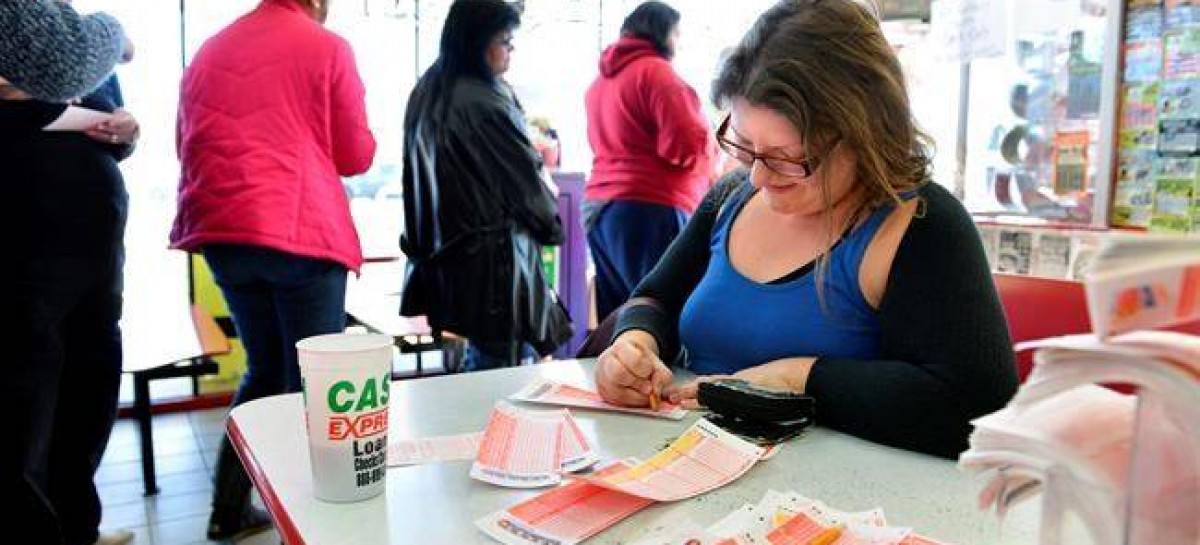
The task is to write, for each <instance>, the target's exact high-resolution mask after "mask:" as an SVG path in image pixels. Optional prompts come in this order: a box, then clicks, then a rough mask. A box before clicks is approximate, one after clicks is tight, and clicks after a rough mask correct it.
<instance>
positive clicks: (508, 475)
mask: <svg viewBox="0 0 1200 545" xmlns="http://www.w3.org/2000/svg"><path fill="white" fill-rule="evenodd" d="M479 471H480V472H481V473H483V474H485V475H490V476H492V477H500V478H502V479H508V480H512V481H527V482H535V481H544V480H546V477H547V476H546V475H517V474H514V473H508V472H505V471H500V470H498V469H492V468H487V467H481V468H479Z"/></svg>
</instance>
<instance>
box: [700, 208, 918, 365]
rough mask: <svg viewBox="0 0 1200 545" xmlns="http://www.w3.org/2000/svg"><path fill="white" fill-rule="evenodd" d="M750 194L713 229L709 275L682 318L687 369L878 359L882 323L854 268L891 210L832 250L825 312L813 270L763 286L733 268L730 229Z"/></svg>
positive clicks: (870, 219) (881, 212)
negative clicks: (818, 359) (798, 359)
mask: <svg viewBox="0 0 1200 545" xmlns="http://www.w3.org/2000/svg"><path fill="white" fill-rule="evenodd" d="M753 195H754V192H753V191H738V192H736V193H735V194H734V195H731V196H730V197H729V201H728V204H727V206H725V207H724V208H723V210H722V212H721V214H720V216H719V217H718V218H717V222H716V225H714V226H713V232H712V236H711V246H710V249H711V256H712V257H711V258H710V259H709V262H708V270H707V271H706V272H705V274H704V278H702V279H701V280H700V283H699V284H697V285H696V289H695V290H693V291H692V294H691V296H689V297H688V300H687V303H685V304H684V307H683V312H682V314H681V316H680V318H679V339H680V342H681V343H682V345H683V347H684V349H685V353H686V358H687V359H686V362H685V364H686V365H687V367H688V368H689V369H691V370H692V371H693V372H695V373H697V374H702V375H708V374H732V373H736V372H737V371H740V370H742V369H746V368H748V367H754V366H757V365H762V364H764V363H767V362H770V361H773V360H777V359H781V358H794V357H821V356H827V357H837V358H856V359H869V358H874V357H876V356H878V352H879V320H878V317H877V315H876V311H875V309H873V308H871V305H870V304H868V303H867V300H866V298H865V297H864V296H863V294H862V289H861V288H860V287H859V282H858V269H859V265H860V264H861V263H862V259H863V254H865V253H866V250H867V246H868V245H869V244H870V243H871V239H873V238H874V237H875V233H876V232H878V231H879V228H880V226H881V225H882V224H883V221H884V220H885V219H886V218H887V215H888V214H889V213H890V212H891V211H892V210H893V209H894V207H893V206H883V207H880V208H879V209H878V210H875V211H874V212H873V213H872V214H871V215H870V216H868V217H867V219H866V221H864V222H862V223H861V224H859V225H858V226H857V227H855V228H854V229H853V230H851V231H850V232H849V233H847V234H846V235H845V236H844V237H843V238H842V240H841V241H840V242H839V243H838V244H837V245H836V246H834V247H833V249H832V250H831V251H830V253H829V256H828V257H829V261H828V269H827V270H826V274H825V277H824V279H823V281H822V282H823V287H822V290H823V292H822V295H823V297H824V307H822V304H821V303H820V302H819V300H818V298H817V285H816V272H815V270H813V271H810V272H809V273H808V274H805V275H803V276H801V277H799V278H796V279H793V280H791V281H788V282H783V283H779V284H763V283H759V282H755V281H753V280H750V279H749V278H746V277H745V276H743V275H742V274H741V273H740V272H738V271H737V270H736V269H734V268H733V265H732V263H731V262H730V259H729V252H728V240H729V230H730V226H732V225H733V220H734V218H736V217H737V215H738V214H739V213H740V212H741V210H742V208H743V206H744V205H745V203H746V202H747V201H748V200H749V199H750V197H752V196H753Z"/></svg>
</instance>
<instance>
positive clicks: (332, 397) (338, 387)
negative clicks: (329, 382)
mask: <svg viewBox="0 0 1200 545" xmlns="http://www.w3.org/2000/svg"><path fill="white" fill-rule="evenodd" d="M343 393H345V394H347V395H354V385H353V384H351V383H350V381H348V380H339V381H337V382H336V383H334V385H333V386H330V387H329V399H328V401H329V410H331V411H333V412H335V413H344V412H349V411H350V409H352V408H354V400H353V399H347V400H346V401H345V402H339V401H338V396H339V395H341V394H343Z"/></svg>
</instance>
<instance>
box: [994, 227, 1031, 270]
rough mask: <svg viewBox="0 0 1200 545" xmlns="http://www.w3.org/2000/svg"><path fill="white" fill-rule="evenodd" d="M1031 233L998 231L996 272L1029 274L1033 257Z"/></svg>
mask: <svg viewBox="0 0 1200 545" xmlns="http://www.w3.org/2000/svg"><path fill="white" fill-rule="evenodd" d="M1032 254H1033V233H1031V232H1029V231H1008V230H1004V231H1000V245H999V248H998V251H997V259H996V270H997V271H998V272H1002V273H1011V274H1029V270H1030V264H1031V261H1032V257H1033V255H1032Z"/></svg>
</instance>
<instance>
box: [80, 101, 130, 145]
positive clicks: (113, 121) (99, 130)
mask: <svg viewBox="0 0 1200 545" xmlns="http://www.w3.org/2000/svg"><path fill="white" fill-rule="evenodd" d="M140 131H141V128H140V127H139V126H138V122H137V119H135V118H134V117H133V115H131V114H130V113H129V112H127V111H125V110H123V109H118V110H117V111H115V112H113V115H112V117H111V118H109V120H108V121H104V122H102V123H99V124H97V125H96V126H95V127H92V128H90V129H88V130H86V131H84V134H87V135H88V136H90V137H91V138H92V139H93V140H96V141H99V142H104V143H105V144H112V145H118V144H132V143H134V142H136V141H137V139H138V135H139V132H140Z"/></svg>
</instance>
